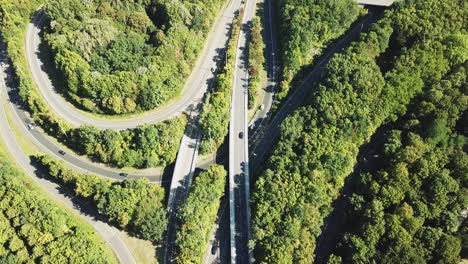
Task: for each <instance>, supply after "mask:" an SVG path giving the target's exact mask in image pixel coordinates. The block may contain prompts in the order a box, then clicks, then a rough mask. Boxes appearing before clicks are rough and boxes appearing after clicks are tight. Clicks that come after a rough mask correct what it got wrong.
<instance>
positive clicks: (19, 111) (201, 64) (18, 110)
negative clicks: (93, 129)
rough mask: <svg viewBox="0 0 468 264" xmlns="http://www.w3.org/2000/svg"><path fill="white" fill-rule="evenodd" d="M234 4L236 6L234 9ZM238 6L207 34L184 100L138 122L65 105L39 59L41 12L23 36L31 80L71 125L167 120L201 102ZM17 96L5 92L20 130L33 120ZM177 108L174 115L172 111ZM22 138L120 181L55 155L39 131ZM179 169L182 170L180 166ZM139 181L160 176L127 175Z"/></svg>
mask: <svg viewBox="0 0 468 264" xmlns="http://www.w3.org/2000/svg"><path fill="white" fill-rule="evenodd" d="M235 3H238V5H237V7H236V4H235ZM239 5H240V3H239V1H230V2H229V3H228V6H227V7H226V8H225V10H224V11H223V13H222V15H221V16H219V17H218V18H217V19H216V21H215V23H214V24H213V25H214V26H213V29H212V31H211V32H210V33H209V34H208V37H207V41H206V44H205V46H204V49H203V51H202V53H201V55H200V56H199V59H198V61H197V64H196V66H195V67H194V69H193V71H192V74H191V75H190V77H189V79H188V80H187V82H186V87H185V88H184V96H183V97H181V98H180V99H179V100H177V102H174V103H173V104H171V106H170V107H169V106H168V107H166V108H164V109H160V110H161V111H159V110H158V111H156V112H154V113H152V115H151V116H150V115H148V114H149V113H146V115H144V119H143V120H142V119H141V118H133V119H131V120H114V119H111V120H101V119H94V118H92V117H90V116H89V115H86V114H84V113H81V112H80V110H78V109H76V108H74V107H73V106H72V105H71V104H70V103H68V102H66V101H65V99H64V98H63V97H62V96H61V95H60V94H58V93H56V92H55V88H54V87H53V86H52V83H51V81H50V79H49V77H48V76H47V73H46V72H45V71H44V70H43V67H42V66H43V64H42V62H41V61H40V59H39V56H38V49H39V42H40V38H39V33H40V26H39V25H40V23H38V22H41V19H42V18H43V15H44V14H43V13H42V12H39V13H38V14H37V16H36V17H35V18H34V21H33V22H32V23H30V24H29V25H28V30H27V35H26V55H27V60H28V63H29V66H30V69H31V72H32V76H33V79H34V81H35V82H36V84H37V87H38V88H39V90H40V92H41V94H42V95H43V96H44V98H45V99H46V102H47V103H49V104H51V105H50V106H51V108H52V109H53V110H58V112H57V113H63V114H65V116H62V117H64V118H65V119H66V120H67V121H69V122H70V123H72V124H75V125H81V124H92V125H95V126H97V127H100V128H114V129H125V128H132V127H136V126H137V125H139V124H144V123H145V122H157V121H161V120H163V119H167V118H169V117H170V116H169V115H168V113H167V111H169V110H171V109H172V110H171V111H170V112H173V113H175V114H180V113H182V112H183V111H185V110H187V109H188V108H190V107H191V106H193V104H196V103H197V102H199V101H200V100H201V98H202V96H203V95H204V93H205V92H206V90H207V88H208V84H209V81H210V80H211V79H212V78H213V72H212V69H213V68H214V67H215V65H216V58H217V56H218V52H219V50H223V49H224V48H225V43H226V42H227V39H228V34H227V29H228V27H229V25H230V23H231V22H232V18H233V16H234V15H233V13H234V11H235V10H237V9H238V6H239ZM215 40H216V41H215ZM2 50H3V48H2ZM187 87H188V88H187ZM8 89H9V88H8ZM17 94H18V93H17V90H11V89H9V90H8V96H9V97H10V102H11V103H10V107H11V109H12V110H13V111H12V113H15V114H14V115H13V117H14V118H15V119H16V121H17V122H18V124H20V123H22V126H23V127H27V125H28V124H30V123H32V120H31V118H30V117H29V114H28V112H27V111H26V110H24V109H23V108H22V107H21V103H20V102H19V99H18V96H17ZM54 106H55V107H54ZM176 108H177V111H175V109H176ZM173 110H174V111H173ZM77 118H78V119H77ZM79 118H84V119H79ZM142 118H143V116H142ZM148 118H156V119H152V121H150V120H149V119H148ZM74 120H75V121H74ZM88 122H89V123H88ZM103 122H104V123H103ZM129 122H130V123H129ZM107 125H109V126H107ZM25 135H27V137H28V139H30V140H31V142H32V143H33V144H34V145H36V146H37V147H38V148H39V149H40V150H41V151H42V152H44V153H46V154H49V155H52V156H54V157H55V158H57V159H59V160H64V161H65V162H66V163H67V164H68V165H69V166H70V167H72V168H74V169H76V170H78V171H81V172H87V173H93V174H96V175H100V176H103V177H106V178H110V179H114V180H122V179H123V178H122V177H121V176H120V175H119V173H120V172H121V171H119V170H117V169H114V168H109V167H107V166H105V165H103V164H96V163H93V162H91V161H89V160H88V159H86V158H84V157H80V156H78V155H76V154H75V153H73V151H71V150H70V151H66V152H67V154H66V155H60V154H58V151H59V150H61V149H62V147H60V146H59V145H57V143H56V142H55V141H54V140H53V139H52V138H50V137H49V136H47V135H46V134H45V133H43V132H42V130H41V129H40V128H39V127H37V128H36V129H35V130H34V131H31V130H27V131H26V133H25ZM182 147H184V146H183V145H181V148H182ZM181 150H182V151H183V150H184V149H180V150H179V152H181ZM176 166H177V165H176ZM179 166H183V164H182V165H179ZM140 177H145V178H148V179H149V180H150V181H151V182H154V183H158V184H162V183H163V182H162V173H151V174H148V173H144V172H136V173H129V178H134V179H136V178H140Z"/></svg>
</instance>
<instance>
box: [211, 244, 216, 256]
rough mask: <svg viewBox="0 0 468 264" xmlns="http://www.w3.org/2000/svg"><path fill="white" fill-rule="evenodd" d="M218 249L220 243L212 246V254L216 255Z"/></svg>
mask: <svg viewBox="0 0 468 264" xmlns="http://www.w3.org/2000/svg"><path fill="white" fill-rule="evenodd" d="M216 251H218V245H213V247H212V248H211V255H216Z"/></svg>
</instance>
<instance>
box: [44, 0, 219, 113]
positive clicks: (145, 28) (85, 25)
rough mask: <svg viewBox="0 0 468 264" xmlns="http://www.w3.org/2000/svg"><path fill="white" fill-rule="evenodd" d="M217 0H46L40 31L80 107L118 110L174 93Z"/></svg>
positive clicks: (144, 106)
mask: <svg viewBox="0 0 468 264" xmlns="http://www.w3.org/2000/svg"><path fill="white" fill-rule="evenodd" d="M223 3H224V1H223V0H212V1H201V0H182V1H167V0H143V1H126V2H122V1H109V0H107V1H96V0H93V1H86V2H84V1H81V0H65V1H64V0H50V1H47V4H46V5H45V11H46V15H47V16H48V18H49V19H50V27H49V30H48V33H47V34H46V36H45V39H46V41H47V43H48V46H49V47H50V48H51V50H52V52H53V54H54V58H55V65H56V68H57V69H58V70H59V72H60V73H61V74H62V75H63V78H64V80H65V81H66V85H65V87H63V88H64V89H63V92H64V94H65V95H66V96H67V97H69V98H70V99H72V101H73V102H74V103H75V104H77V105H79V106H80V107H81V108H83V109H85V110H88V111H91V112H97V113H105V114H122V113H131V112H135V111H142V110H149V109H154V108H156V107H158V106H160V105H162V104H164V103H166V102H167V101H169V100H170V99H171V98H173V97H174V96H176V95H178V93H179V92H180V90H181V89H182V87H183V86H184V84H185V80H186V78H187V77H188V75H189V74H190V72H191V70H192V67H193V65H194V63H195V61H196V59H197V57H198V54H199V53H200V51H201V49H202V47H203V44H204V40H205V37H206V35H207V32H208V31H209V29H210V26H211V24H212V22H213V20H214V18H215V16H216V14H217V12H218V10H219V9H220V7H221V5H222V4H223Z"/></svg>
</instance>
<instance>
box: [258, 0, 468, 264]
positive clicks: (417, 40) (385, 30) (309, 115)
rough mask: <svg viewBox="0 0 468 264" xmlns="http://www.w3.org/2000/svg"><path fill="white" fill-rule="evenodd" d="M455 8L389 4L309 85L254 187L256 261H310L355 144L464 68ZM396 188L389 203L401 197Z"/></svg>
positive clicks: (462, 16)
mask: <svg viewBox="0 0 468 264" xmlns="http://www.w3.org/2000/svg"><path fill="white" fill-rule="evenodd" d="M460 6H463V1H461V0H459V1H449V0H431V1H423V0H413V1H409V0H406V1H401V2H396V3H395V4H394V6H393V7H392V8H391V9H390V10H388V11H387V12H385V15H384V17H383V18H382V19H381V20H380V21H379V22H378V23H376V24H374V25H373V26H372V28H371V30H370V32H368V33H366V34H363V35H362V37H361V39H360V40H359V41H358V42H356V43H354V44H353V45H352V46H351V47H350V48H348V49H347V50H345V51H344V52H342V53H340V54H336V55H335V56H334V57H333V58H332V59H331V61H330V62H329V63H328V65H327V66H326V69H325V71H324V73H323V75H322V77H321V80H320V81H319V82H318V84H317V85H315V86H314V87H311V89H313V92H312V96H311V98H310V99H309V102H308V104H307V106H305V107H302V108H300V109H298V110H297V111H296V112H295V113H294V114H292V115H291V116H290V117H288V118H287V119H286V120H285V122H284V124H283V125H282V127H281V136H280V140H279V142H278V143H277V145H276V147H275V148H274V149H273V152H272V155H271V157H270V158H269V159H268V161H267V163H266V170H265V171H264V172H263V173H261V175H260V176H259V178H258V180H257V182H256V186H255V191H254V194H253V201H254V206H253V233H254V234H253V235H254V242H255V245H256V254H255V256H256V259H257V260H258V261H260V262H262V261H263V262H266V263H310V262H311V260H313V259H314V250H315V247H316V238H317V237H318V236H319V235H320V233H321V228H322V224H323V219H324V217H325V216H327V215H328V214H329V213H330V211H331V210H332V202H333V200H334V199H335V198H336V197H337V196H338V195H339V193H340V189H341V188H342V187H343V184H344V180H345V178H346V177H347V176H348V175H349V174H350V173H351V172H352V171H353V167H354V165H355V162H356V158H357V155H358V151H359V148H360V146H361V145H362V144H364V143H365V142H367V141H368V140H369V139H370V137H371V136H372V135H373V133H374V132H375V131H376V129H377V128H378V127H380V126H381V125H383V124H386V123H388V122H390V121H395V120H397V119H398V118H399V117H400V116H402V115H404V114H405V113H406V111H407V107H412V105H410V102H411V101H412V99H414V98H415V97H416V96H417V95H418V94H421V93H423V92H424V91H426V90H428V89H430V88H431V87H432V85H434V84H435V83H438V82H440V81H441V80H442V78H443V77H444V76H446V75H447V74H448V73H449V72H451V71H453V69H456V68H458V67H459V66H460V65H461V64H463V63H465V62H466V59H467V55H466V54H467V51H466V29H465V25H464V21H466V17H467V12H466V9H462V8H459V7H460ZM465 88H466V87H465ZM465 88H463V89H465ZM403 138H405V137H403ZM403 138H402V140H403ZM410 138H411V136H410ZM405 142H406V141H405ZM409 145H411V143H410V144H409ZM410 149H411V148H410ZM455 149H457V148H455ZM465 149H466V148H465ZM448 155H450V154H449V153H448ZM441 164H442V163H441ZM395 180H396V179H395ZM373 186H374V185H373ZM401 187H402V188H403V187H404V186H401ZM415 187H416V186H415ZM382 188H388V187H387V186H384V187H382ZM400 191H404V190H403V189H401V190H398V189H396V190H395V193H393V194H392V195H391V196H393V197H394V199H397V198H398V197H401V196H402V195H404V194H402V193H399V192H400ZM364 236H367V234H365V235H364ZM369 239H371V238H369ZM361 253H363V252H361ZM363 254H365V253H363ZM420 254H423V253H420ZM369 257H370V258H372V255H369ZM391 262H393V261H391ZM397 262H398V261H397Z"/></svg>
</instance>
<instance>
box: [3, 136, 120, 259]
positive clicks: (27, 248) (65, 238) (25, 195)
mask: <svg viewBox="0 0 468 264" xmlns="http://www.w3.org/2000/svg"><path fill="white" fill-rule="evenodd" d="M51 262H53V263H70V262H73V263H118V261H117V259H116V258H115V256H114V255H113V253H112V251H111V250H110V249H109V248H108V247H107V245H106V244H105V242H104V241H103V240H102V238H101V237H100V236H99V235H98V234H97V233H96V232H95V231H94V230H93V229H92V227H91V226H89V224H87V223H85V222H84V220H81V219H78V216H76V215H74V214H73V213H72V212H70V211H69V210H67V209H64V208H62V207H61V205H58V204H57V203H55V202H52V201H51V199H50V197H49V196H47V195H46V194H45V193H44V191H43V190H40V189H39V188H38V187H37V186H36V184H35V183H34V182H32V181H31V179H30V178H28V177H27V176H26V175H25V174H24V172H23V171H21V170H20V169H19V168H18V167H17V166H16V165H15V164H14V163H13V161H11V158H10V157H9V155H8V154H7V153H5V146H4V145H3V144H2V143H0V263H51Z"/></svg>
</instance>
